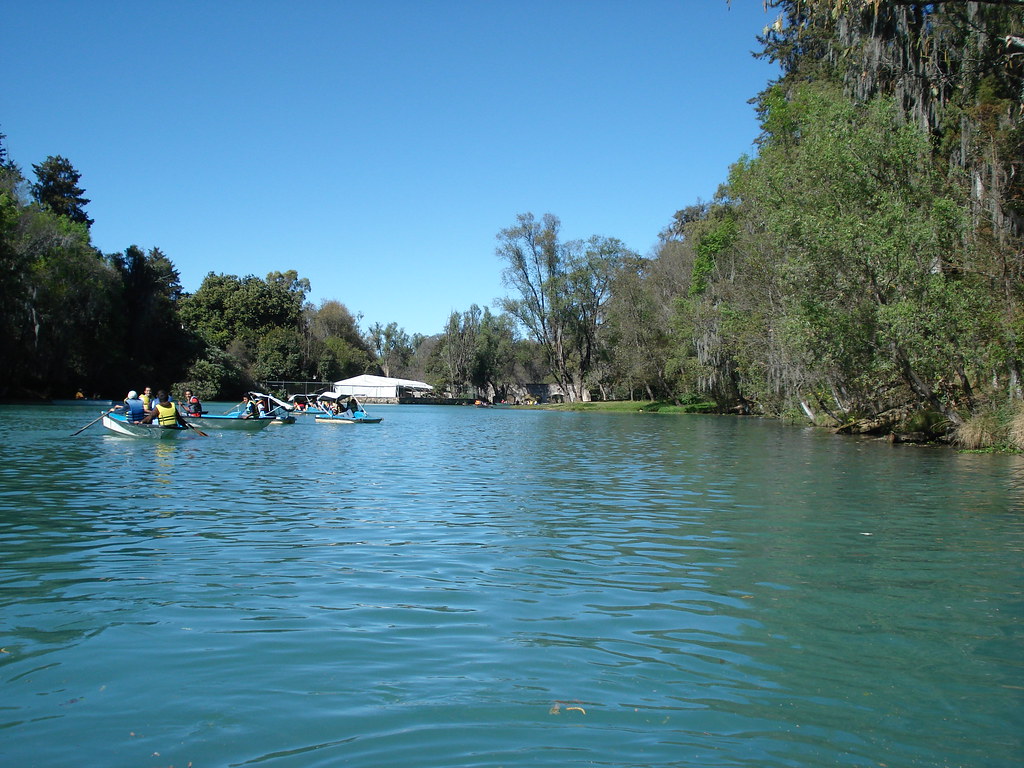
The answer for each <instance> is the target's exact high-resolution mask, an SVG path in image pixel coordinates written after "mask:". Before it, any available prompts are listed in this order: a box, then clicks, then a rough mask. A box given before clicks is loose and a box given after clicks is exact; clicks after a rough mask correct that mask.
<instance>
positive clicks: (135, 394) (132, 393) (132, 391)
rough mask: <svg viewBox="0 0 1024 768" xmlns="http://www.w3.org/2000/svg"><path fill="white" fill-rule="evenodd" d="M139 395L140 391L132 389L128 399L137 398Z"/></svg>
mask: <svg viewBox="0 0 1024 768" xmlns="http://www.w3.org/2000/svg"><path fill="white" fill-rule="evenodd" d="M138 396H139V393H138V392H136V391H135V390H134V389H133V390H131V391H130V392H129V393H128V399H129V400H134V399H135V398H136V397H138Z"/></svg>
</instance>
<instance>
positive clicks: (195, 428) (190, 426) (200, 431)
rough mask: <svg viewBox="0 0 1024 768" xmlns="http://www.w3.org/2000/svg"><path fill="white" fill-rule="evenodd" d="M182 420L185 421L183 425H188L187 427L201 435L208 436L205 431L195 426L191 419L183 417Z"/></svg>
mask: <svg viewBox="0 0 1024 768" xmlns="http://www.w3.org/2000/svg"><path fill="white" fill-rule="evenodd" d="M184 421H185V426H186V427H188V428H189V429H194V430H195V431H196V432H198V433H199V434H200V435H202V436H203V437H209V435H208V434H206V433H205V432H203V430H201V429H200V428H199V427H197V426H196V425H195V424H193V423H192V422H191V421H189V420H188V419H185V420H184Z"/></svg>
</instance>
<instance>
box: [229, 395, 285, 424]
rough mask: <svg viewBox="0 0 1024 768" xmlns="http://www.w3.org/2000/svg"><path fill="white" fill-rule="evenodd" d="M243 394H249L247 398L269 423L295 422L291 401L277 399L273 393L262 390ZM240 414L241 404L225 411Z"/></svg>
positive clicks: (230, 414) (231, 414) (232, 414)
mask: <svg viewBox="0 0 1024 768" xmlns="http://www.w3.org/2000/svg"><path fill="white" fill-rule="evenodd" d="M245 394H246V395H248V396H249V400H251V401H252V402H254V403H256V405H257V407H258V408H259V412H260V416H259V417H260V418H261V419H268V420H269V421H270V423H271V424H294V423H295V417H294V416H293V415H292V413H291V412H292V411H294V410H295V406H294V405H292V404H291V403H286V402H285V401H284V400H279V399H278V398H276V397H274V396H273V395H267V394H264V393H263V392H246V393H245ZM241 414H242V406H241V404H239V405H236V406H235V407H234V408H233V409H232V410H231V411H228V413H227V415H228V416H240V415H241Z"/></svg>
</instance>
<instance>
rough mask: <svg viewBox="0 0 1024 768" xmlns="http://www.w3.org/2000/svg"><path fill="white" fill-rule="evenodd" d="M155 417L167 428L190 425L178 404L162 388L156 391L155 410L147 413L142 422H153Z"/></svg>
mask: <svg viewBox="0 0 1024 768" xmlns="http://www.w3.org/2000/svg"><path fill="white" fill-rule="evenodd" d="M154 419H155V420H156V422H157V424H159V425H160V426H161V427H165V428H172V429H173V428H178V427H187V426H188V423H187V422H186V421H185V419H184V418H183V417H182V415H181V414H180V413H178V406H177V405H175V404H174V403H172V402H171V400H170V398H169V397H167V393H166V392H164V391H163V390H162V389H161V390H160V391H159V392H157V393H156V402H155V403H154V405H153V410H152V411H150V412H149V413H148V414H147V415H146V418H144V419H143V420H142V423H143V424H152V423H153V421H154Z"/></svg>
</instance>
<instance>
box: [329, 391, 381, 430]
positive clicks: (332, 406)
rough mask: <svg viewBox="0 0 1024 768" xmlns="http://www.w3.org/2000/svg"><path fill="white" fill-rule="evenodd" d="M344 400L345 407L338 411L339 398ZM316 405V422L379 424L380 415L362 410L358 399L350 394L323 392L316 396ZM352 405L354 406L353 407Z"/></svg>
mask: <svg viewBox="0 0 1024 768" xmlns="http://www.w3.org/2000/svg"><path fill="white" fill-rule="evenodd" d="M341 399H345V400H346V408H345V410H343V411H340V412H338V411H337V410H336V409H338V408H340V405H339V403H338V401H339V400H341ZM317 406H318V407H319V408H320V410H321V413H318V414H316V423H317V424H321V423H322V424H380V423H381V422H382V421H384V419H383V418H381V417H379V416H378V417H376V418H374V417H372V416H370V415H369V414H368V413H366V411H364V410H363V406H362V405H360V404H359V401H358V400H356V399H355V397H352V396H351V395H339V394H337V393H335V392H324V393H323V394H321V395H319V396H318V397H317ZM353 406H354V407H353Z"/></svg>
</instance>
